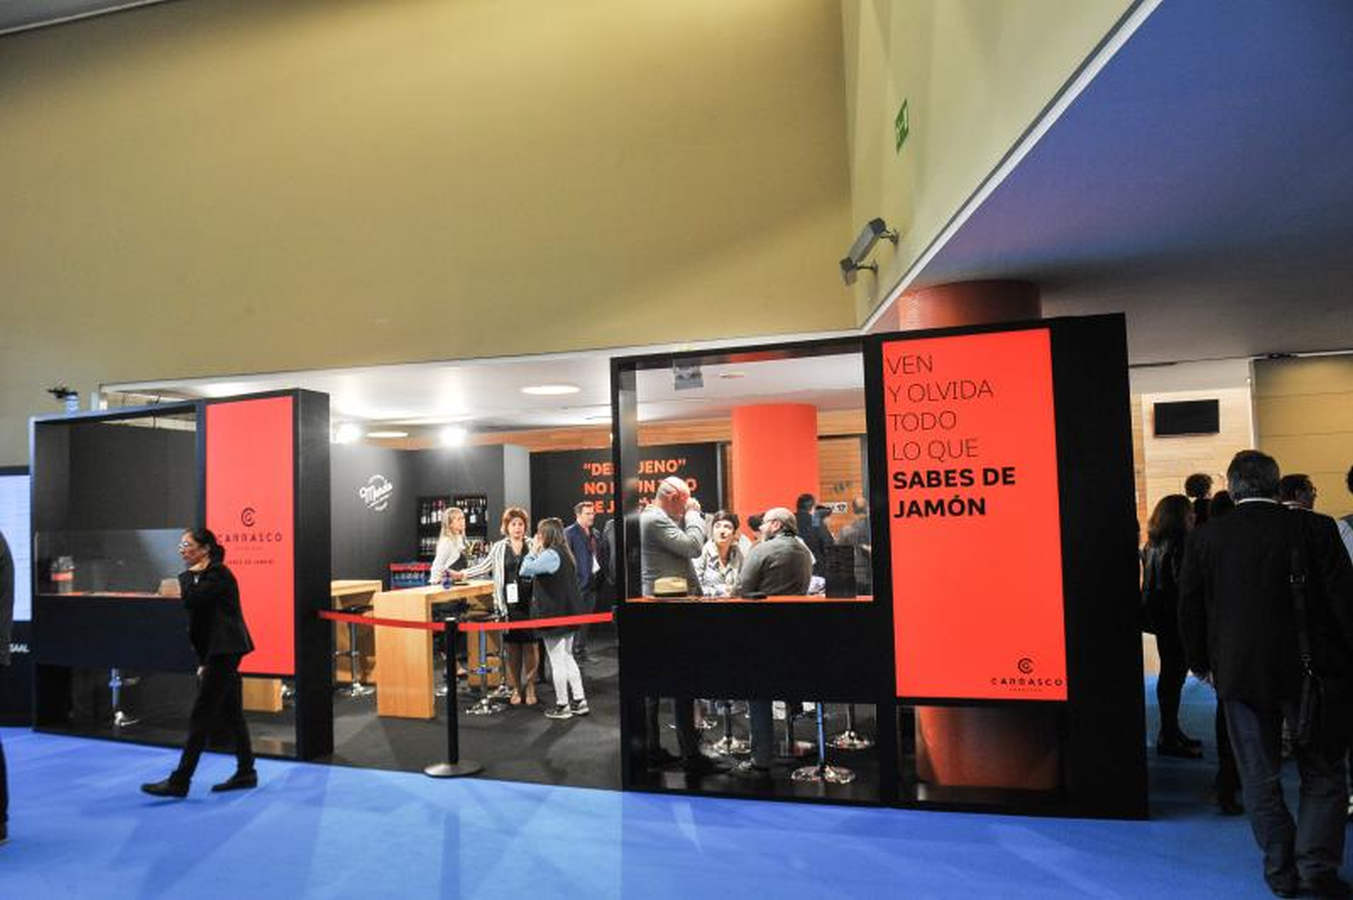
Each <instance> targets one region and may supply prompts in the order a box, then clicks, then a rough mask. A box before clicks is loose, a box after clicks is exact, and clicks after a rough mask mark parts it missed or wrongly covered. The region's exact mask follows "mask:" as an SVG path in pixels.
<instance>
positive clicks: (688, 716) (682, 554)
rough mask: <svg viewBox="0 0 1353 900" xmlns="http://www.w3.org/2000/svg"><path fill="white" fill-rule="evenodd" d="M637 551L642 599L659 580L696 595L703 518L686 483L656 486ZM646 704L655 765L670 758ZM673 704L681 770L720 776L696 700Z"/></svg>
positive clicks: (652, 706)
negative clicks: (706, 746)
mask: <svg viewBox="0 0 1353 900" xmlns="http://www.w3.org/2000/svg"><path fill="white" fill-rule="evenodd" d="M639 548H640V557H639V559H640V578H641V580H642V581H643V592H644V594H645V595H646V596H652V595H653V589H654V586H655V585H656V583H657V581H658V579H660V578H681V579H684V581H685V583H686V593H687V594H698V593H700V577H699V575H698V574H697V573H696V571H695V560H696V559H698V558H699V556H700V553H701V551H703V550H704V549H705V518H704V516H702V515H701V514H700V504H699V502H698V501H697V500H696V499H695V498H694V497H692V496H691V490H690V488H689V487H687V486H686V482H684V481H682V480H681V479H680V478H677V477H676V476H675V475H673V476H671V477H669V478H664V479H663V480H662V482H661V483H659V484H658V489H657V491H656V492H654V495H653V502H652V503H650V504H649V505H648V507H647V508H646V509H645V510H644V511H643V513H642V514H641V515H640V516H639ZM646 703H647V710H646V712H647V717H648V728H647V734H646V735H645V747H646V749H647V753H648V760H649V763H650V765H658V764H661V763H663V762H665V761H666V759H670V755H667V754H665V753H664V751H663V749H662V747H661V745H660V744H659V740H658V739H659V735H661V734H662V732H661V731H660V730H659V726H658V700H657V698H649V699H648V700H647V701H646ZM672 703H673V707H674V715H675V716H676V732H677V745H678V746H679V748H680V749H681V765H682V767H683V768H684V769H685V770H686V771H687V772H690V773H692V774H697V775H698V774H704V773H709V772H715V771H719V767H718V766H716V765H714V763H712V762H711V761H710V760H709V759H708V758H707V757H705V756H703V755H702V754H701V753H700V733H699V732H698V731H696V729H695V700H694V698H692V697H674V698H673V700H672Z"/></svg>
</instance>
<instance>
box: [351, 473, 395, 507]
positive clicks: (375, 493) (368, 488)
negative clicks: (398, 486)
mask: <svg viewBox="0 0 1353 900" xmlns="http://www.w3.org/2000/svg"><path fill="white" fill-rule="evenodd" d="M394 492H395V485H394V482H392V481H390V479H388V478H386V477H385V476H384V475H372V476H371V477H370V478H368V479H367V482H366V484H364V485H362V486H361V487H359V488H358V489H357V495H358V496H359V497H361V498H362V502H363V503H365V504H366V508H367V509H369V510H371V511H372V512H385V510H386V509H388V508H389V506H390V495H391V494H393V493H394Z"/></svg>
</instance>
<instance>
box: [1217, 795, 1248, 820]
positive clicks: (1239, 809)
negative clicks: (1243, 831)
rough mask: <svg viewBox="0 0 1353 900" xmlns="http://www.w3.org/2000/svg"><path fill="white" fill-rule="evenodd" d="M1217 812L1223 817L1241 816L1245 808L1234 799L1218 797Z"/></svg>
mask: <svg viewBox="0 0 1353 900" xmlns="http://www.w3.org/2000/svg"><path fill="white" fill-rule="evenodd" d="M1217 811H1218V812H1220V813H1221V814H1222V815H1223V816H1243V815H1244V814H1245V807H1244V806H1243V805H1241V803H1240V801H1239V800H1237V799H1236V798H1235V797H1219V798H1218V799H1217Z"/></svg>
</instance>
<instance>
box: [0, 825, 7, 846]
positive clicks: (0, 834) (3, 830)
mask: <svg viewBox="0 0 1353 900" xmlns="http://www.w3.org/2000/svg"><path fill="white" fill-rule="evenodd" d="M7 840H9V826H8V825H6V824H5V823H4V822H0V844H3V843H4V842H5V841H7Z"/></svg>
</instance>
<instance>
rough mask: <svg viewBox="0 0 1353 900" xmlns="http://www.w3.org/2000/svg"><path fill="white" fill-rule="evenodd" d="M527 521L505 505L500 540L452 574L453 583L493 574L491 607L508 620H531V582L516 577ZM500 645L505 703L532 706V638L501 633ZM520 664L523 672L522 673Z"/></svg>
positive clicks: (535, 665) (517, 631)
mask: <svg viewBox="0 0 1353 900" xmlns="http://www.w3.org/2000/svg"><path fill="white" fill-rule="evenodd" d="M528 521H529V520H528V518H527V515H526V510H524V509H522V508H521V507H520V506H509V507H508V508H507V509H505V510H503V521H502V524H501V525H500V526H499V531H501V532H502V534H503V537H502V539H501V540H499V541H496V542H495V543H494V545H493V546H492V547H490V548H489V554H488V556H486V557H484V559H483V560H481V561H480V562H479V563H477V564H475V565H473V566H470V567H469V568H468V569H465V570H463V571H460V572H454V573H452V577H453V578H455V579H456V580H458V581H459V580H461V579H463V578H474V577H477V576H480V575H487V574H489V573H490V572H491V573H492V574H493V608H494V612H496V613H497V614H498V615H499V616H505V617H506V618H507V619H508V621H519V620H521V619H529V618H531V581H530V579H523V578H521V577H520V572H521V564H522V560H523V559H525V558H526V554H527V551H528V550H530V545H529V544H528V542H527V540H526V530H527V527H528V526H527V523H528ZM503 644H504V646H505V648H506V651H507V653H506V656H507V665H506V669H507V686H508V687H509V688H511V689H512V696H511V697H510V698H508V702H509V703H511V704H512V705H513V706H520V705H521V704H522V703H523V702H525V703H526V705H527V706H535V705H536V703H537V702H538V701H537V700H536V673H537V671H539V669H540V651H539V650H538V649H537V648H536V635H535V632H533V631H532V630H531V629H529V628H513V629H511V630H510V631H505V632H503ZM523 664H524V668H525V671H522V669H523Z"/></svg>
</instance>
